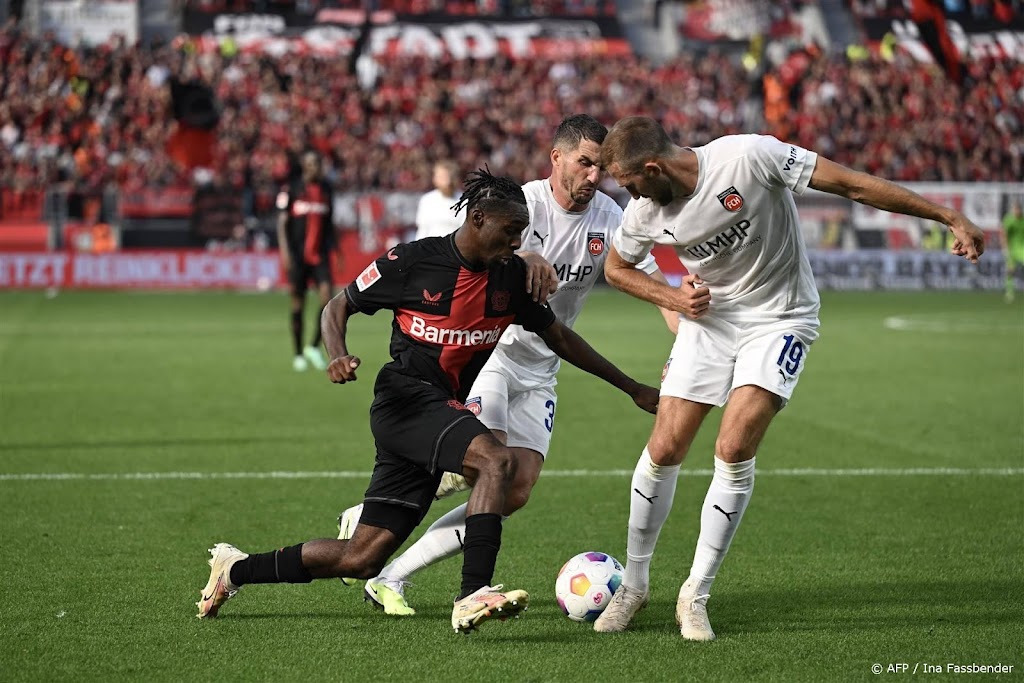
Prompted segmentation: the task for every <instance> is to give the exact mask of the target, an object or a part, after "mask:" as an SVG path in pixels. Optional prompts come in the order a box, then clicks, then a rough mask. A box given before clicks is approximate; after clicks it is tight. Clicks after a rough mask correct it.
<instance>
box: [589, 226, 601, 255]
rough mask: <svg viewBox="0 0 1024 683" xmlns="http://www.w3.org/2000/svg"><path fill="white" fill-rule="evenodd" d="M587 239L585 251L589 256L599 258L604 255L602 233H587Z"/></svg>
mask: <svg viewBox="0 0 1024 683" xmlns="http://www.w3.org/2000/svg"><path fill="white" fill-rule="evenodd" d="M587 237H588V238H589V239H590V242H589V243H588V244H587V251H589V252H590V255H591V256H600V255H601V254H603V253H604V233H603V232H588V233H587Z"/></svg>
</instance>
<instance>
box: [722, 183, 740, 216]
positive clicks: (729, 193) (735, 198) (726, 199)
mask: <svg viewBox="0 0 1024 683" xmlns="http://www.w3.org/2000/svg"><path fill="white" fill-rule="evenodd" d="M718 201H720V202H722V206H724V207H725V208H726V210H727V211H732V212H733V213H736V212H737V211H739V210H740V209H742V208H743V195H741V194H740V193H739V190H737V189H736V188H735V187H730V188H729V189H728V190H726V191H725V192H722V193H720V194H719V195H718Z"/></svg>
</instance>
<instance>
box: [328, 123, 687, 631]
mask: <svg viewBox="0 0 1024 683" xmlns="http://www.w3.org/2000/svg"><path fill="white" fill-rule="evenodd" d="M607 132H608V130H607V128H605V127H604V126H603V125H602V124H601V123H599V122H598V121H597V120H596V119H594V118H593V117H591V116H587V115H582V114H580V115H575V116H570V117H568V118H567V119H565V120H564V121H562V123H561V124H560V125H559V127H558V130H557V131H556V133H555V137H554V141H553V145H552V146H553V149H552V151H551V165H552V172H551V176H550V177H549V178H547V179H544V180H534V181H532V182H529V183H526V184H525V185H524V186H523V192H524V193H525V194H526V201H527V208H528V209H529V212H530V226H529V227H528V228H527V230H526V232H524V233H523V237H522V247H521V253H522V252H523V251H526V252H531V253H533V254H536V255H539V256H541V257H543V258H544V259H545V260H546V261H548V262H549V263H550V264H552V265H553V266H554V270H555V273H556V274H557V277H558V283H557V284H558V288H557V291H556V292H555V293H554V294H553V295H552V296H551V297H550V298H549V299H548V304H549V305H550V306H551V309H552V310H553V311H554V312H555V315H556V317H557V318H558V320H559V321H561V322H562V323H563V324H565V325H566V326H567V327H570V328H571V327H572V326H573V324H574V323H575V322H576V319H577V318H578V317H579V314H580V311H581V310H582V308H583V304H584V302H585V301H586V298H587V295H588V294H589V293H590V291H591V289H592V288H593V286H594V284H595V282H596V281H597V277H598V274H599V273H600V272H601V270H602V269H603V267H604V260H605V257H606V256H607V254H608V248H609V245H610V244H611V240H612V239H613V238H614V234H615V231H616V229H617V228H618V226H619V223H620V222H621V220H622V209H621V208H620V207H619V205H618V204H616V203H615V202H614V200H612V199H611V198H610V197H608V196H607V195H605V194H603V193H601V192H598V190H597V186H598V183H599V182H600V180H601V170H600V153H601V142H602V141H603V140H604V136H605V135H606V134H607ZM639 267H640V268H642V270H643V272H644V273H645V274H648V275H650V276H651V277H652V278H654V279H655V280H656V281H658V282H662V283H665V282H666V281H665V277H664V276H663V275H662V274H661V271H660V270H658V267H657V264H656V263H655V262H654V259H653V258H651V257H648V258H647V259H645V260H644V261H643V263H642V264H641V265H640V266H639ZM662 315H663V316H664V318H665V321H666V324H667V325H668V327H669V329H670V330H671V331H672V332H673V333H674V332H675V330H676V326H677V325H678V319H679V316H678V314H677V313H676V312H674V311H669V310H667V309H666V310H662ZM559 365H560V363H559V358H558V357H557V356H555V355H554V354H552V353H551V352H550V351H549V350H548V349H547V347H546V346H545V345H544V342H543V341H542V340H541V339H540V338H539V337H538V336H537V335H535V334H533V333H530V332H526V331H525V330H523V329H522V328H521V327H517V326H514V325H513V326H512V327H510V328H509V329H508V330H506V331H505V334H504V335H503V336H502V338H501V341H500V342H499V344H498V347H497V348H496V349H495V351H494V353H493V355H492V356H491V358H490V359H489V360H488V361H487V364H486V365H485V366H484V368H483V370H482V371H481V372H480V375H479V376H478V377H477V379H476V381H475V382H474V384H473V388H472V389H471V390H470V392H469V398H468V399H467V400H466V406H467V407H468V408H470V409H471V410H472V411H473V412H475V413H476V414H477V415H478V417H479V418H480V421H481V422H483V423H484V425H486V426H487V427H488V428H489V429H491V431H492V432H494V433H495V434H496V436H497V437H498V438H499V440H501V441H502V442H503V443H505V444H506V445H507V446H509V447H510V448H512V449H513V451H514V452H515V453H516V455H517V462H518V468H517V472H516V478H515V482H514V483H513V485H512V488H511V489H510V490H509V491H508V493H507V495H506V499H505V501H506V503H505V506H506V507H505V515H510V514H512V513H513V512H515V511H516V510H518V509H520V508H521V507H523V506H524V505H526V502H527V500H528V499H529V497H530V492H531V490H532V489H533V486H534V485H535V484H536V483H537V479H538V477H539V476H540V471H541V467H542V466H543V464H544V459H545V457H546V455H547V451H548V445H549V443H550V441H551V434H552V430H553V428H554V421H555V407H556V405H557V402H558V397H557V396H556V394H555V383H556V374H557V373H558V369H559ZM510 415H514V416H515V417H514V419H511V420H510V419H509V416H510ZM466 488H468V486H467V485H465V483H464V480H462V478H461V477H459V476H458V475H451V474H447V473H446V474H445V477H444V479H443V480H442V483H441V487H440V488H439V489H438V495H439V497H441V496H444V495H450V494H451V493H454V492H457V491H459V490H465V489H466ZM359 508H360V506H355V507H352V508H349V509H348V510H346V511H345V512H344V513H343V514H342V515H341V518H340V520H339V527H340V531H341V534H340V536H339V537H348V536H349V535H350V534H351V533H352V530H353V528H354V526H355V523H356V522H357V521H358V516H359V512H360V509H359ZM465 524H466V505H465V504H462V505H459V506H458V507H456V508H454V509H453V510H452V511H450V512H448V513H447V514H445V515H444V516H442V517H441V518H440V519H438V520H437V521H436V522H434V523H433V524H432V525H431V526H430V528H429V529H427V531H426V532H425V533H424V534H423V536H422V537H421V538H420V539H419V540H418V541H417V542H416V543H415V544H413V545H412V546H410V547H409V549H408V550H406V551H405V552H404V553H402V554H401V555H400V556H399V557H397V558H395V559H394V560H393V561H392V562H391V563H390V564H389V565H388V566H386V567H385V568H384V569H383V570H382V571H381V573H380V575H379V576H378V577H376V578H374V579H370V580H369V581H367V582H366V586H365V588H364V592H365V594H366V598H367V600H372V601H373V602H374V603H375V604H376V605H377V606H379V607H381V608H383V610H384V611H385V613H387V614H391V615H396V616H405V615H411V614H413V613H414V610H413V609H412V607H410V606H409V605H408V603H407V601H406V600H405V597H404V593H403V590H404V584H405V583H406V582H407V581H408V579H409V577H411V576H412V575H413V574H414V573H416V572H418V571H420V570H421V569H424V568H425V567H427V566H430V565H432V564H434V563H436V562H439V561H441V560H443V559H445V558H448V557H452V556H454V555H457V554H459V553H460V552H461V550H462V539H463V538H464V537H465ZM346 583H348V582H347V581H346Z"/></svg>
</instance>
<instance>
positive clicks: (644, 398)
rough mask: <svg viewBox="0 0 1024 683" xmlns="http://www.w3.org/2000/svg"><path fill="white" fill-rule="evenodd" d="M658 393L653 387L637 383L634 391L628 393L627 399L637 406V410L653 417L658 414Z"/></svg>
mask: <svg viewBox="0 0 1024 683" xmlns="http://www.w3.org/2000/svg"><path fill="white" fill-rule="evenodd" d="M660 393H661V392H659V391H658V390H657V389H655V388H654V387H649V386H647V385H646V384H639V383H637V385H636V389H634V390H633V391H631V392H629V397H630V398H632V399H633V403H635V404H637V406H638V407H639V408H641V409H642V410H646V411H647V412H648V413H650V414H652V415H654V414H656V413H657V412H658V397H659V394H660Z"/></svg>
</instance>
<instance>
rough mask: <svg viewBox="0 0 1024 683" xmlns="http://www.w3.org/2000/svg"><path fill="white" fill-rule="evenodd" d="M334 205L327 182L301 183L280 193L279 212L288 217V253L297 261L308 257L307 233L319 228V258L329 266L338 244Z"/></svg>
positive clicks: (283, 189)
mask: <svg viewBox="0 0 1024 683" xmlns="http://www.w3.org/2000/svg"><path fill="white" fill-rule="evenodd" d="M333 203H334V200H333V197H332V196H331V188H330V186H329V185H328V184H327V183H324V182H319V183H305V182H303V181H302V180H301V179H298V180H294V181H292V182H291V183H289V184H288V185H285V186H284V187H283V188H281V191H280V192H278V194H277V202H276V204H277V208H278V210H280V211H283V212H285V213H287V214H288V223H287V226H286V228H285V235H286V237H287V240H288V249H289V251H291V253H292V254H294V255H295V256H296V258H299V259H301V258H302V257H303V256H304V252H305V248H306V234H307V231H309V230H311V229H314V228H315V229H317V230H318V231H319V234H320V241H319V245H318V246H319V249H318V253H319V256H320V258H321V260H322V262H324V263H326V262H327V261H326V259H327V256H328V254H330V252H331V249H333V248H334V246H335V242H336V240H335V235H334V210H333Z"/></svg>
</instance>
